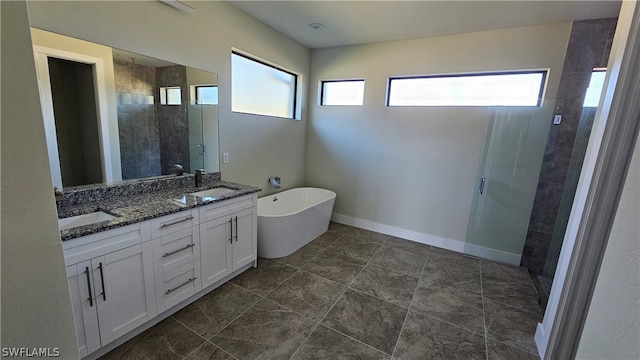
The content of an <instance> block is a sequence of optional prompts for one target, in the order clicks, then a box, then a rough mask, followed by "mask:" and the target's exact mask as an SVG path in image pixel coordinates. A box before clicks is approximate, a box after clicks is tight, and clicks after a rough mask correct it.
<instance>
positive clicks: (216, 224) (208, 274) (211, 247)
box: [200, 216, 233, 288]
mask: <svg viewBox="0 0 640 360" xmlns="http://www.w3.org/2000/svg"><path fill="white" fill-rule="evenodd" d="M232 225H233V224H232V222H231V217H229V216H225V217H221V218H218V219H214V220H211V221H207V222H205V223H204V224H200V264H201V266H202V271H201V276H202V288H205V287H207V286H209V285H211V284H213V283H215V282H216V281H218V280H220V279H222V278H224V277H225V276H227V275H228V274H230V273H231V271H232V266H233V265H232V262H231V241H232V240H233V239H232V238H231V226H232Z"/></svg>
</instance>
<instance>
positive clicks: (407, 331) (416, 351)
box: [393, 311, 486, 360]
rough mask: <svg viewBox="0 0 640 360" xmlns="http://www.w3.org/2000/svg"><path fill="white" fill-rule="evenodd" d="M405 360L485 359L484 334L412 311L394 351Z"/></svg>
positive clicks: (395, 356) (396, 356) (394, 355)
mask: <svg viewBox="0 0 640 360" xmlns="http://www.w3.org/2000/svg"><path fill="white" fill-rule="evenodd" d="M393 357H394V359H402V360H425V359H429V360H432V359H433V360H456V359H460V360H472V359H478V360H481V359H482V360H484V359H486V351H485V343H484V337H483V336H481V335H478V334H474V333H471V332H468V331H466V330H463V329H461V328H458V327H456V326H453V325H449V324H446V323H444V322H442V321H439V320H435V319H432V318H429V317H427V316H424V315H422V314H418V313H416V312H413V311H409V314H408V315H407V320H406V321H405V324H404V327H403V329H402V334H400V339H399V340H398V345H397V347H396V350H395V352H394V353H393Z"/></svg>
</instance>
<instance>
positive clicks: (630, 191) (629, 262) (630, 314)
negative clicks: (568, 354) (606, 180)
mask: <svg viewBox="0 0 640 360" xmlns="http://www.w3.org/2000/svg"><path fill="white" fill-rule="evenodd" d="M638 219H640V144H639V141H636V145H635V151H634V154H633V157H632V160H631V165H630V167H629V172H628V174H627V179H626V180H625V185H624V188H623V190H622V197H621V199H620V203H619V204H618V210H617V212H616V217H615V220H614V222H613V228H612V230H611V234H610V235H609V242H608V244H607V250H606V251H605V254H604V259H603V261H602V267H601V268H600V273H599V275H598V280H597V283H596V288H595V290H594V293H593V298H592V300H591V305H590V306H589V313H588V315H587V321H586V323H585V325H584V329H583V333H582V338H581V339H580V345H579V347H578V355H577V358H578V359H594V360H596V359H638V358H640V225H638Z"/></svg>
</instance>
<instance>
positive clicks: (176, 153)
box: [156, 65, 191, 175]
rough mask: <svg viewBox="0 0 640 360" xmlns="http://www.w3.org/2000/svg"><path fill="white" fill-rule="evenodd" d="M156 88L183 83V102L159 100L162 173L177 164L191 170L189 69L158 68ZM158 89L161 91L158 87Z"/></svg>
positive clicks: (157, 104)
mask: <svg viewBox="0 0 640 360" xmlns="http://www.w3.org/2000/svg"><path fill="white" fill-rule="evenodd" d="M156 85H157V87H156V89H158V88H160V87H161V86H180V94H181V97H182V104H181V105H160V102H159V101H156V109H157V111H158V122H159V125H160V154H161V160H160V161H161V166H162V175H167V174H172V173H173V172H174V165H176V164H180V165H182V166H184V169H185V170H186V171H191V170H190V160H189V117H188V116H187V111H188V101H189V88H188V86H187V69H186V67H184V66H182V65H173V66H166V67H159V68H157V69H156ZM156 93H157V91H156Z"/></svg>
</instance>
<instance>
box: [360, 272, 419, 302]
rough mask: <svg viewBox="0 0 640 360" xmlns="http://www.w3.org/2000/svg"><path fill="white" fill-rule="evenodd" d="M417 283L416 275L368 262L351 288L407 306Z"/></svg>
mask: <svg viewBox="0 0 640 360" xmlns="http://www.w3.org/2000/svg"><path fill="white" fill-rule="evenodd" d="M417 284H418V277H416V276H411V275H407V274H405V273H403V272H400V271H396V270H394V269H387V268H383V267H381V266H377V265H372V264H368V265H367V266H365V268H364V269H363V270H362V272H361V273H360V275H358V277H357V278H356V279H355V280H354V281H353V283H352V284H351V288H353V289H356V290H359V291H361V292H364V293H366V294H369V295H371V296H375V297H377V298H380V299H382V300H386V301H388V302H390V303H393V304H396V305H400V306H403V307H406V308H408V307H409V305H410V304H411V299H412V298H413V294H414V292H415V290H416V286H417Z"/></svg>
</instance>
